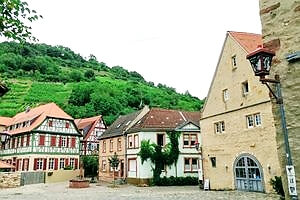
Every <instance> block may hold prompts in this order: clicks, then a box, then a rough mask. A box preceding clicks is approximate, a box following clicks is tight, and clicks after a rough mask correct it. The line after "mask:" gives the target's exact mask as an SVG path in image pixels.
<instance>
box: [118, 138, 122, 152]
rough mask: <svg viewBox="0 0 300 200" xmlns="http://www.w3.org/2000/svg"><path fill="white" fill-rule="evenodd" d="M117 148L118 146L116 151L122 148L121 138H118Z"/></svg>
mask: <svg viewBox="0 0 300 200" xmlns="http://www.w3.org/2000/svg"><path fill="white" fill-rule="evenodd" d="M117 146H118V147H117V148H118V151H121V150H122V143H121V138H118V144H117Z"/></svg>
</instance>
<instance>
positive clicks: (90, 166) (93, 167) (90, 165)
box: [82, 156, 99, 180]
mask: <svg viewBox="0 0 300 200" xmlns="http://www.w3.org/2000/svg"><path fill="white" fill-rule="evenodd" d="M82 161H83V168H84V176H90V177H92V180H94V177H95V176H97V175H98V167H99V162H98V156H82Z"/></svg>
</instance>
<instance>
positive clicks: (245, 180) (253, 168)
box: [234, 154, 264, 192]
mask: <svg viewBox="0 0 300 200" xmlns="http://www.w3.org/2000/svg"><path fill="white" fill-rule="evenodd" d="M234 176H235V185H236V189H238V190H246V191H255V192H263V191H264V185H263V173H262V168H261V165H260V164H259V162H258V161H257V159H256V158H255V157H254V156H251V155H249V154H242V155H240V156H239V157H238V158H237V159H236V160H235V162H234Z"/></svg>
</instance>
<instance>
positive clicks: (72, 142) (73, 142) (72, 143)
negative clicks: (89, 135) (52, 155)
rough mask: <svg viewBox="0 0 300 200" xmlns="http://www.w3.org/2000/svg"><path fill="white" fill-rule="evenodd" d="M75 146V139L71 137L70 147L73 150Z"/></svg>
mask: <svg viewBox="0 0 300 200" xmlns="http://www.w3.org/2000/svg"><path fill="white" fill-rule="evenodd" d="M75 145H76V137H72V141H71V147H72V148H75Z"/></svg>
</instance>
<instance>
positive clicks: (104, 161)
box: [102, 160, 106, 171]
mask: <svg viewBox="0 0 300 200" xmlns="http://www.w3.org/2000/svg"><path fill="white" fill-rule="evenodd" d="M102 171H106V160H102Z"/></svg>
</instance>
